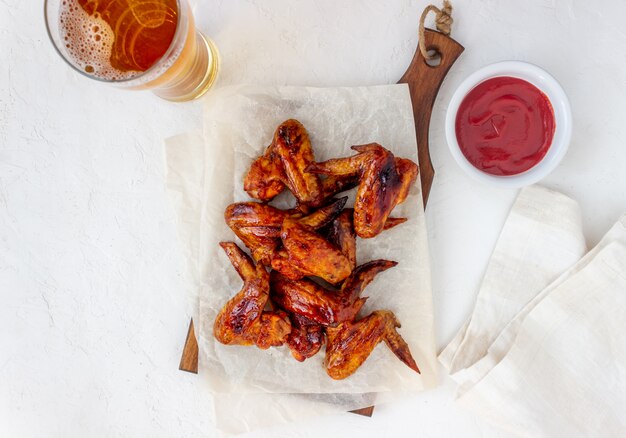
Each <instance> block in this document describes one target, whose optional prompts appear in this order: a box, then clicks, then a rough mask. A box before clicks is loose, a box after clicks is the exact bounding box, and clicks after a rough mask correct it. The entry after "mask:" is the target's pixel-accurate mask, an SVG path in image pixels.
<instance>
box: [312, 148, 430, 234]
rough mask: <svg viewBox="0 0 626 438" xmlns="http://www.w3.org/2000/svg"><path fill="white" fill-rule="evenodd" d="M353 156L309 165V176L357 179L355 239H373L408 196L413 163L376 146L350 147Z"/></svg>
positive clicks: (413, 170) (412, 180) (414, 175)
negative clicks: (357, 237) (312, 174)
mask: <svg viewBox="0 0 626 438" xmlns="http://www.w3.org/2000/svg"><path fill="white" fill-rule="evenodd" d="M352 149H353V150H355V151H357V152H358V153H357V155H354V156H352V157H347V158H339V159H333V160H328V161H325V162H323V163H315V164H312V165H310V166H309V167H308V168H307V170H308V171H309V172H311V173H319V174H325V175H329V176H334V177H344V178H349V177H354V176H358V178H359V188H358V190H357V196H356V201H355V203H354V228H355V231H356V233H357V235H358V236H359V237H363V238H371V237H374V236H377V235H378V234H379V233H380V232H381V231H382V230H383V229H385V224H386V222H387V219H388V218H389V215H390V213H391V211H392V210H393V209H394V208H395V206H396V205H398V204H400V203H402V202H403V201H404V200H405V198H406V196H407V195H408V192H409V189H410V187H411V185H412V184H413V183H414V182H415V179H416V178H417V173H418V167H417V164H415V163H413V162H412V161H411V160H407V159H404V158H396V157H394V156H393V154H392V153H391V152H390V151H388V150H387V149H385V148H384V147H382V146H381V145H379V144H377V143H371V144H367V145H361V146H352Z"/></svg>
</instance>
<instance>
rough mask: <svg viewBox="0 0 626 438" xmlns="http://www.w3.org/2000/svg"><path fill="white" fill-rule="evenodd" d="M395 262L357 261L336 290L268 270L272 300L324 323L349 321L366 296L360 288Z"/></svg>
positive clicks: (312, 319) (363, 287)
mask: <svg viewBox="0 0 626 438" xmlns="http://www.w3.org/2000/svg"><path fill="white" fill-rule="evenodd" d="M396 265H397V263H396V262H391V261H388V260H374V261H371V262H369V263H366V264H364V265H361V266H359V267H357V268H356V269H355V270H354V271H353V272H352V274H351V275H350V276H349V277H348V278H347V279H346V281H344V283H343V285H342V286H341V289H340V290H338V291H335V290H329V289H326V288H324V287H322V286H320V285H319V284H317V283H315V282H313V281H311V280H308V279H302V280H291V279H289V278H287V277H285V276H284V275H282V274H280V273H279V272H277V271H272V273H271V275H270V286H271V296H272V300H273V301H274V302H275V303H277V304H278V305H279V306H280V307H281V308H283V309H285V310H287V311H288V312H291V313H294V314H298V315H301V316H305V317H306V318H308V319H310V320H311V321H314V322H316V323H318V324H321V325H324V326H328V325H332V324H337V323H340V322H343V321H352V320H353V319H354V318H355V317H356V315H357V313H358V312H359V310H361V307H363V304H365V301H366V300H367V298H360V295H361V293H362V292H363V290H364V289H365V288H366V287H367V285H368V284H370V283H371V282H372V280H374V278H375V277H376V275H378V274H379V273H381V272H383V271H385V270H387V269H389V268H392V267H394V266H396Z"/></svg>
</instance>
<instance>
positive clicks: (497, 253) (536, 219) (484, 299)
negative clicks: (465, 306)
mask: <svg viewBox="0 0 626 438" xmlns="http://www.w3.org/2000/svg"><path fill="white" fill-rule="evenodd" d="M585 251H586V248H585V239H584V236H583V234H582V224H581V215H580V208H579V207H578V204H577V203H576V202H575V201H574V200H572V199H570V198H568V197H567V196H565V195H563V194H561V193H558V192H555V191H553V190H549V189H547V188H544V187H541V186H530V187H527V188H525V189H523V190H522V191H521V192H520V195H519V196H518V198H517V200H516V201H515V203H514V205H513V208H512V209H511V212H510V214H509V217H508V218H507V220H506V223H505V225H504V228H503V229H502V232H501V234H500V238H499V239H498V242H497V244H496V248H495V250H494V252H493V255H492V256H491V259H490V261H489V266H488V267H487V271H486V272H485V276H484V278H483V281H482V284H481V287H480V290H479V292H478V298H477V300H476V306H475V308H474V312H473V313H472V316H471V318H470V319H469V320H468V322H467V323H466V324H465V325H464V327H463V328H462V329H461V330H460V331H459V333H458V334H457V336H456V337H455V338H454V339H453V340H452V342H450V344H449V345H448V346H447V347H446V348H445V349H444V350H443V351H442V352H441V354H440V355H439V360H440V361H441V363H443V365H444V366H445V367H446V368H447V369H448V370H449V372H450V374H454V373H456V372H457V371H459V370H462V369H464V368H467V367H469V366H470V365H472V364H474V363H476V362H477V361H478V360H479V359H480V358H482V357H483V356H484V355H485V354H486V353H487V349H488V348H489V346H490V345H491V344H492V343H493V341H494V340H495V339H496V337H497V336H498V334H499V333H500V332H501V331H502V329H503V328H504V327H505V326H506V325H507V323H508V322H509V321H511V319H513V317H514V316H515V315H516V314H517V313H518V312H519V311H520V310H521V309H522V308H523V307H524V306H525V305H526V304H527V303H528V302H529V301H530V300H531V299H532V298H533V297H534V296H536V295H537V294H538V293H539V292H540V291H541V290H542V289H543V288H545V287H546V286H547V285H548V284H550V283H551V282H552V281H553V280H555V279H556V278H557V277H558V276H559V275H560V274H561V273H562V272H563V271H564V270H566V269H567V268H569V267H570V266H572V265H573V264H574V263H576V261H578V260H579V259H580V257H582V255H583V254H584V253H585Z"/></svg>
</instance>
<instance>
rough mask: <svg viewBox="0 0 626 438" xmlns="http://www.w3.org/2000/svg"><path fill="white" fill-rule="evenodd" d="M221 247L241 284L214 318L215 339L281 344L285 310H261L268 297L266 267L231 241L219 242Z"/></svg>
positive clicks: (286, 332) (285, 328) (229, 342)
mask: <svg viewBox="0 0 626 438" xmlns="http://www.w3.org/2000/svg"><path fill="white" fill-rule="evenodd" d="M220 246H221V247H222V248H223V249H224V251H225V252H226V255H227V256H228V258H229V259H230V262H231V263H232V265H233V266H234V268H235V269H236V270H237V273H238V274H239V276H240V277H241V279H242V280H243V282H244V285H243V288H242V289H241V291H239V293H237V294H236V295H235V296H234V297H233V298H231V299H230V300H229V301H228V302H227V303H226V305H225V306H224V307H223V308H222V309H221V310H220V312H219V313H218V315H217V317H216V318H215V323H214V324H213V335H214V336H215V339H217V340H218V341H219V342H221V343H222V344H227V345H256V346H257V347H259V348H262V349H267V348H269V347H272V346H280V345H283V343H284V342H285V341H286V340H287V336H288V335H289V333H290V332H291V323H290V321H289V317H288V316H287V314H286V313H285V312H282V311H276V312H270V311H265V310H264V309H265V305H266V304H267V301H268V299H269V274H268V272H267V271H266V269H265V267H264V266H263V265H262V264H261V263H259V264H257V265H256V266H255V265H254V263H253V262H252V260H251V259H250V257H248V255H246V253H244V252H243V251H242V250H241V249H240V248H239V247H238V246H237V245H236V244H234V243H232V242H222V243H220Z"/></svg>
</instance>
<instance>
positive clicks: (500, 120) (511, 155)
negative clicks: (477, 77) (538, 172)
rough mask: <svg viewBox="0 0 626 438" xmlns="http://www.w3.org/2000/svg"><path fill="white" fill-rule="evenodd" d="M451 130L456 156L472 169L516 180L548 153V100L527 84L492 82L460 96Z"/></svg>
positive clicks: (508, 80) (510, 80)
mask: <svg viewBox="0 0 626 438" xmlns="http://www.w3.org/2000/svg"><path fill="white" fill-rule="evenodd" d="M455 130H456V138H457V141H458V143H459V146H460V148H461V152H462V153H463V155H465V158H467V159H468V161H469V162H470V163H472V164H473V165H474V167H476V168H477V169H480V170H482V171H483V172H486V173H489V174H492V175H516V174H519V173H522V172H524V171H526V170H528V169H530V168H531V167H533V166H534V165H535V164H537V163H539V162H540V161H541V159H542V158H543V157H544V156H545V155H546V152H548V149H549V148H550V144H551V143H552V138H553V137H554V130H555V121H554V110H553V109H552V104H551V103H550V101H549V100H548V97H547V96H546V95H545V94H543V93H542V92H541V90H539V89H538V88H537V87H535V86H534V85H532V84H531V83H529V82H526V81H525V80H523V79H519V78H513V77H509V76H500V77H495V78H491V79H488V80H486V81H484V82H481V83H480V84H478V85H477V86H476V87H474V88H473V89H472V90H471V91H470V92H469V93H468V94H467V96H465V98H464V99H463V101H462V102H461V105H460V106H459V110H458V112H457V115H456V123H455Z"/></svg>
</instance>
